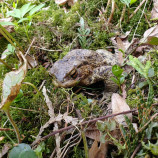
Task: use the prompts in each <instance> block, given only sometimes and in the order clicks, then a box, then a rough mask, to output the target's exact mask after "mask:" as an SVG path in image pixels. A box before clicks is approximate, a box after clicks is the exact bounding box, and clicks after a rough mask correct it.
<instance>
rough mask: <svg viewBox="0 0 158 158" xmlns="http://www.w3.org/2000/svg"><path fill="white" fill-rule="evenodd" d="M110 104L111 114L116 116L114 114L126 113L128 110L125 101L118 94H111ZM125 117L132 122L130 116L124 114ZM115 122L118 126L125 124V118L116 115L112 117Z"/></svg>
mask: <svg viewBox="0 0 158 158" xmlns="http://www.w3.org/2000/svg"><path fill="white" fill-rule="evenodd" d="M111 102H112V113H113V114H116V113H120V112H123V111H128V110H130V108H129V106H128V105H127V103H126V101H125V99H123V98H122V97H121V96H120V95H119V94H117V93H113V95H112V98H111ZM126 116H127V117H128V118H129V119H130V120H132V114H131V113H130V114H126ZM114 119H115V121H116V122H118V123H119V124H124V125H126V124H125V118H124V116H123V115H118V116H115V117H114Z"/></svg>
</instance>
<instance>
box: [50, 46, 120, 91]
mask: <svg viewBox="0 0 158 158" xmlns="http://www.w3.org/2000/svg"><path fill="white" fill-rule="evenodd" d="M115 64H117V60H116V57H115V55H113V54H112V53H111V52H108V51H106V50H97V51H92V50H86V49H75V50H72V51H70V52H69V53H68V54H67V55H66V56H65V57H64V58H63V59H61V60H58V61H57V62H55V63H54V65H53V67H52V68H51V69H50V74H51V75H53V76H54V80H53V83H54V85H55V86H57V87H73V86H75V85H77V84H79V85H91V84H93V83H95V82H97V81H101V80H104V82H105V85H106V88H107V89H108V90H110V89H114V88H115V87H116V85H115V84H114V83H113V82H112V81H111V80H110V77H111V76H112V72H111V68H112V65H115ZM115 89H116V88H115Z"/></svg>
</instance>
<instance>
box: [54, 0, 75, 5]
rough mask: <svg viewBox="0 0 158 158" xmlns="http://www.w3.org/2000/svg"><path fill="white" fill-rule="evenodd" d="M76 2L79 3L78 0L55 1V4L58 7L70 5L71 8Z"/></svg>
mask: <svg viewBox="0 0 158 158" xmlns="http://www.w3.org/2000/svg"><path fill="white" fill-rule="evenodd" d="M76 2H77V0H55V3H56V4H58V5H64V4H66V3H68V5H69V6H72V5H74V3H76Z"/></svg>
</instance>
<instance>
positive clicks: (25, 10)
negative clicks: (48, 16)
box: [20, 3, 35, 18]
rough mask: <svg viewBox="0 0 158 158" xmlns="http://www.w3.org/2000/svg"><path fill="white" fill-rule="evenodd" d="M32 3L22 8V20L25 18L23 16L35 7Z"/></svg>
mask: <svg viewBox="0 0 158 158" xmlns="http://www.w3.org/2000/svg"><path fill="white" fill-rule="evenodd" d="M30 5H31V3H28V4H25V5H23V6H22V7H21V8H20V11H21V18H23V16H24V15H25V14H26V13H28V12H29V11H30V10H31V9H32V8H33V7H35V5H31V6H30Z"/></svg>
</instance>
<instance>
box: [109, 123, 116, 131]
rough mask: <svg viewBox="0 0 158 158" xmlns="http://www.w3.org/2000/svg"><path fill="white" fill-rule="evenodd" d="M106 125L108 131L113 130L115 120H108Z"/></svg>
mask: <svg viewBox="0 0 158 158" xmlns="http://www.w3.org/2000/svg"><path fill="white" fill-rule="evenodd" d="M107 127H108V130H109V131H113V130H115V129H116V122H115V121H110V122H108V124H107Z"/></svg>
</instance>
